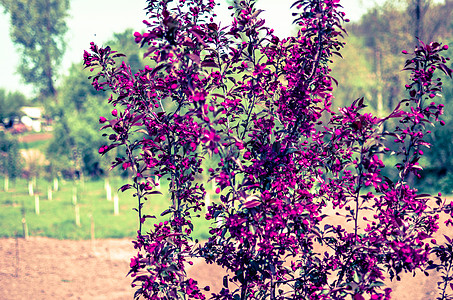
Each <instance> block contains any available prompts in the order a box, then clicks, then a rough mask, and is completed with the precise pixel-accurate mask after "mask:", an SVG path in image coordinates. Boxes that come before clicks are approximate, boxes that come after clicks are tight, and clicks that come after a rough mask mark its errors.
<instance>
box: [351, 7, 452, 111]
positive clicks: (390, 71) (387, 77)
mask: <svg viewBox="0 0 453 300" xmlns="http://www.w3.org/2000/svg"><path fill="white" fill-rule="evenodd" d="M452 12H453V0H446V1H444V2H443V3H434V1H432V0H401V1H389V0H388V1H386V2H385V3H384V4H383V5H381V6H377V7H375V8H373V9H371V10H369V11H368V12H367V13H366V14H365V15H363V16H362V19H361V20H360V22H358V23H356V24H352V25H350V26H349V27H348V28H347V29H348V31H349V33H350V34H352V35H355V36H357V37H359V38H360V39H362V40H363V43H364V46H366V50H365V49H364V51H370V56H371V57H372V65H373V72H374V77H375V78H376V81H375V88H374V89H375V91H376V93H375V95H374V98H375V99H376V100H375V106H376V110H377V111H378V113H380V114H382V113H383V112H384V111H387V110H388V109H389V108H390V107H393V106H394V103H395V101H396V99H398V98H399V97H400V96H401V93H402V92H403V90H402V89H401V88H400V87H401V86H402V84H401V83H402V82H404V81H405V79H404V78H403V76H404V73H402V72H398V71H400V69H401V68H400V66H401V65H404V57H402V56H401V55H400V53H401V51H402V50H404V49H406V50H411V49H412V48H413V45H415V44H416V43H417V40H415V41H414V36H416V37H418V38H420V39H421V40H424V41H428V42H430V41H433V40H445V38H446V37H448V36H451V30H452V27H451V17H452ZM395 74H398V75H395Z"/></svg>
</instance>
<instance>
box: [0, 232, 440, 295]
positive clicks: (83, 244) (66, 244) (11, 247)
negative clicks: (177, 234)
mask: <svg viewBox="0 0 453 300" xmlns="http://www.w3.org/2000/svg"><path fill="white" fill-rule="evenodd" d="M133 255H134V249H133V247H132V243H131V242H130V241H128V240H114V239H111V240H96V241H95V242H94V244H92V243H91V241H70V240H55V239H49V238H43V237H31V238H29V239H28V240H24V239H17V240H16V239H0V299H3V300H13V299H34V300H40V299H97V300H101V299H112V300H119V299H133V290H132V288H130V281H131V280H130V277H126V274H127V272H128V270H129V269H128V267H129V266H128V264H129V261H130V257H131V256H133ZM189 275H190V276H192V277H193V278H195V279H196V280H198V282H199V284H200V287H204V286H205V285H210V286H211V290H212V291H216V290H219V289H220V288H221V283H222V277H223V275H224V272H223V270H222V269H221V268H219V267H215V266H212V265H206V264H204V263H203V262H202V261H197V262H195V264H194V265H193V266H192V267H190V269H189ZM404 275H406V276H403V280H402V283H400V284H391V286H392V288H393V289H394V291H395V293H394V294H393V299H397V300H406V299H407V300H418V299H420V300H422V299H423V300H425V299H435V297H436V296H435V288H436V281H437V280H438V279H439V277H438V276H430V277H425V276H424V275H421V276H417V277H415V278H413V277H412V275H411V274H404Z"/></svg>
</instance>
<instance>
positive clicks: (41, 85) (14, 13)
mask: <svg viewBox="0 0 453 300" xmlns="http://www.w3.org/2000/svg"><path fill="white" fill-rule="evenodd" d="M0 4H1V5H2V6H3V7H4V8H5V11H6V12H8V13H9V15H10V19H11V40H12V41H13V43H14V44H16V45H17V47H18V49H19V51H20V52H21V54H22V55H21V62H20V65H19V67H18V71H19V73H20V74H21V76H22V77H23V79H24V81H25V83H29V84H32V85H34V87H35V88H36V89H37V92H38V94H39V98H41V100H44V99H45V98H46V97H53V98H55V96H56V93H57V88H56V86H55V81H56V78H57V69H58V67H59V65H60V62H61V59H62V57H63V53H64V51H65V45H66V43H65V40H64V35H65V33H66V31H67V26H66V22H65V18H66V17H67V15H68V14H67V11H68V9H69V0H0Z"/></svg>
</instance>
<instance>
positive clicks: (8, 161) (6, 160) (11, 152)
mask: <svg viewBox="0 0 453 300" xmlns="http://www.w3.org/2000/svg"><path fill="white" fill-rule="evenodd" d="M21 168H22V159H21V156H20V153H19V144H18V142H17V140H16V139H14V138H13V137H12V136H11V135H9V134H7V133H5V132H3V131H0V174H2V175H5V176H9V177H10V178H16V177H18V176H20V174H21Z"/></svg>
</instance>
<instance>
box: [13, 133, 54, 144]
mask: <svg viewBox="0 0 453 300" xmlns="http://www.w3.org/2000/svg"><path fill="white" fill-rule="evenodd" d="M52 136H53V135H52V133H50V132H42V133H32V134H25V135H21V136H19V137H18V141H19V142H20V143H31V142H37V141H47V140H50V139H51V138H52Z"/></svg>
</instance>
